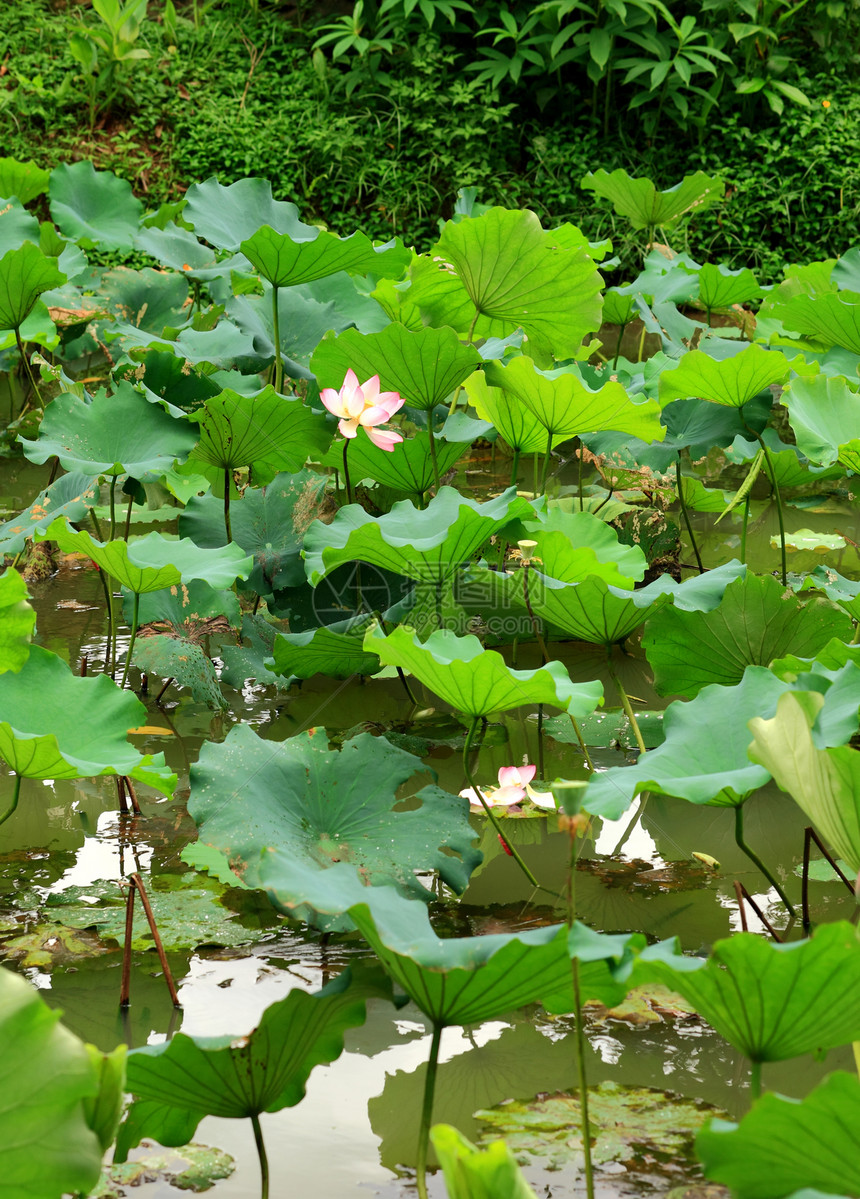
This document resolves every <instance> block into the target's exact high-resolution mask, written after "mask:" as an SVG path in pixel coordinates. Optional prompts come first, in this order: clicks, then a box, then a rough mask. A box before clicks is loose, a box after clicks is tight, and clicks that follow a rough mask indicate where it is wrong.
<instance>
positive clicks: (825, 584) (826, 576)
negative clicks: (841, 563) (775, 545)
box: [792, 565, 860, 665]
mask: <svg viewBox="0 0 860 1199" xmlns="http://www.w3.org/2000/svg"><path fill="white" fill-rule="evenodd" d="M792 585H793V586H794V587H795V588H797V584H796V583H794V584H792ZM799 590H800V591H801V592H803V591H823V592H824V594H825V595H826V596H827V598H828V599H829V600H832V601H833V603H834V604H839V606H840V608H844V610H845V611H846V612H847V613H848V615H849V616H851V617H853V619H854V620H860V598H858V597H860V583H858V582H857V581H856V580H854V579H846V578H845V576H844V575H841V574H840V573H839V571H838V570H834V569H833V567H832V566H829V565H827V566H816V567H815V569H814V570H812V571H810V572H809V574H808V575H805V576H804V577H803V579H802V581H801V584H800V588H799ZM842 645H843V643H842V642H839V643H838V645H837V646H836V647H835V648H836V649H837V650H838V649H839V648H840V647H842ZM821 652H822V651H820V650H819V653H818V655H816V656H818V657H820V656H821ZM847 660H848V659H847V658H846V659H844V661H847ZM843 664H844V662H841V663H839V665H843ZM834 665H835V663H834Z"/></svg>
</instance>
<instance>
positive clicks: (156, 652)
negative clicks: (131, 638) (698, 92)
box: [131, 633, 227, 712]
mask: <svg viewBox="0 0 860 1199" xmlns="http://www.w3.org/2000/svg"><path fill="white" fill-rule="evenodd" d="M131 660H132V662H134V664H135V666H138V667H140V670H141V671H142V673H143V674H147V675H154V676H155V677H156V678H162V679H173V681H174V682H175V683H176V685H177V686H178V687H188V688H189V690H190V691H191V697H192V699H193V700H194V701H195V702H196V703H199V704H206V706H207V707H208V708H212V709H213V710H214V711H216V712H217V711H222V712H226V711H227V701H226V700H225V699H224V696H223V695H222V694H221V688H220V687H219V686H218V673H217V671H216V670H215V667H214V665H213V664H212V662H211V660H210V659H209V658H208V657H207V656H206V654H205V653H204V651H203V649H202V648H201V646H199V645H198V644H197V642H196V641H192V640H191V639H190V638H189V637H175V636H172V635H169V634H167V633H156V634H155V636H152V637H146V636H144V637H141V636H138V637H137V639H136V640H135V643H134V650H133V651H132V655H131Z"/></svg>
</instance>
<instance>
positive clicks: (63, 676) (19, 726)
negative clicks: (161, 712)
mask: <svg viewBox="0 0 860 1199" xmlns="http://www.w3.org/2000/svg"><path fill="white" fill-rule="evenodd" d="M82 713H85V715H86V719H82V718H81V714H82ZM145 718H146V709H145V708H144V706H143V704H142V703H141V702H140V700H139V699H137V698H135V696H134V695H132V694H131V693H130V692H128V691H121V690H120V689H119V688H118V687H117V685H116V684H115V683H114V682H112V681H111V680H110V679H109V678H108V677H107V675H104V674H99V675H93V676H90V677H89V678H83V679H82V678H78V677H77V676H76V675H73V674H72V672H71V671H70V670H69V668H68V666H67V665H66V664H65V662H64V661H63V660H62V659H61V658H58V657H57V655H56V654H52V653H49V651H48V650H46V649H42V648H41V646H37V645H34V646H32V647H31V649H30V655H29V657H28V658H27V661H26V662H25V663H24V665H23V666H22V668H21V670H20V671H18V673H17V674H12V673H7V674H6V675H5V676H4V678H3V687H2V688H0V757H2V758H3V759H4V760H5V761H6V762H7V763H8V765H9V767H10V769H12V770H13V771H14V772H15V773H16V774H19V775H22V776H23V777H24V778H33V779H77V778H90V777H93V776H96V775H102V774H120V775H128V776H129V777H131V778H133V779H137V781H138V782H141V783H146V784H147V785H148V786H150V787H154V788H155V789H156V790H157V791H161V792H163V793H164V794H168V795H169V794H171V793H172V791H173V788H174V786H175V785H176V775H175V774H172V773H171V772H170V770H169V769H168V768H167V767H166V766H165V765H164V757H163V756H162V755H161V754H158V755H156V756H154V757H153V756H149V755H147V756H145V757H141V756H140V754H139V753H138V752H137V750H136V749H135V748H134V746H132V745H130V744H129V742H128V741H127V740H126V734H127V733H128V730H129V729H133V728H137V727H138V726H139V725H141V724H143V723H144V720H145Z"/></svg>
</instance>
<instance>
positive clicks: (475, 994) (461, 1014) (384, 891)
mask: <svg viewBox="0 0 860 1199" xmlns="http://www.w3.org/2000/svg"><path fill="white" fill-rule="evenodd" d="M260 877H261V881H262V884H263V886H265V887H266V889H267V890H268V892H269V898H270V899H271V900H272V902H273V903H274V904H275V906H276V907H277V908H279V909H280V910H282V911H285V912H287V913H288V914H290V915H294V914H295V913H296V911H298V910H301V908H302V907H303V905H308V906H310V907H312V908H313V909H314V910H316V911H318V912H328V913H331V914H336V913H340V912H343V911H348V912H349V915H350V917H351V919H352V920H353V921H354V922H355V924H356V926H357V927H358V929H359V931H360V932H361V934H362V935H363V936H364V937H365V938H366V940H367V941H369V942H370V945H371V947H372V948H373V950H374V952H375V953H376V955H377V957H378V958H379V959H380V961H381V962H382V964H383V966H384V967H385V970H386V972H387V973H388V974H390V975H391V977H392V978H393V979H394V981H395V982H396V983H397V984H398V985H399V986H400V987H402V988H403V990H404V991H406V993H407V995H409V997H410V998H411V999H412V1000H413V1002H414V1003H415V1004H417V1006H418V1007H419V1008H420V1009H421V1011H422V1012H424V1013H425V1015H427V1016H429V1017H430V1019H431V1020H432V1021H433V1022H434V1023H435V1024H438V1025H442V1026H448V1025H452V1024H479V1023H480V1022H481V1021H483V1020H492V1019H495V1018H498V1017H500V1016H503V1015H505V1014H506V1013H507V1012H511V1011H514V1010H515V1009H516V1008H518V1007H522V1006H523V1005H524V1004H527V1003H535V1002H538V1001H541V1002H543V1001H544V1000H546V1002H547V1003H548V1004H549V1006H550V1010H552V1011H559V1012H561V1011H564V1012H566V1011H570V1010H571V1008H572V1006H573V997H572V983H571V966H570V960H571V957H580V954H581V955H582V958H581V962H582V969H581V970H580V985H581V993H582V995H581V997H582V998H583V999H590V998H599V999H605V1000H606V1001H608V1002H609V1003H617V1002H619V1000H620V999H621V998H622V997H623V996H624V994H625V991H626V986H625V984H624V983H623V982H620V981H618V979H617V978H616V977H615V975H616V973H617V972H619V973H621V974H629V971H630V965H631V959H632V954H631V952H630V938H629V937H623V936H622V937H606V936H602V935H601V934H599V933H595V932H593V931H592V930H591V929H588V928H585V926H584V925H581V924H576V925H575V926H574V928H573V930H571V929H570V928H569V927H568V926H567V925H566V924H554V925H551V926H547V927H544V928H535V929H530V930H529V931H528V932H517V933H498V934H492V935H487V936H478V937H438V936H437V935H436V933H435V932H434V931H433V928H432V927H431V925H430V918H429V916H428V914H427V910H426V908H425V907H424V905H423V904H419V903H415V902H413V901H411V900H409V899H405V898H404V897H403V896H402V895H401V894H400V893H399V892H397V891H395V890H394V888H393V887H366V886H363V885H362V883H361V881H360V879H359V874H358V871H357V870H356V869H355V867H354V866H352V865H349V864H347V863H345V862H342V863H340V864H339V865H337V866H333V867H332V868H331V869H330V870H328V871H326V872H325V873H324V874H320V873H318V872H317V873H312V872H311V871H310V870H309V869H308V868H307V866H305V865H294V864H292V863H291V862H290V860H289V855H288V853H287V852H286V851H285V850H284V849H283V848H280V847H279V848H276V849H271V850H270V851H269V852H268V853H267V854H265V855H264V859H263V863H262V869H261V875H260Z"/></svg>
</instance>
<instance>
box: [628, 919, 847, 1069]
mask: <svg viewBox="0 0 860 1199" xmlns="http://www.w3.org/2000/svg"><path fill="white" fill-rule="evenodd" d="M645 981H648V982H650V981H656V982H661V983H663V984H664V985H665V986H667V987H670V988H671V990H673V991H677V992H678V993H679V994H680V995H683V996H684V998H685V999H687V1000H689V1002H690V1003H692V1004H693V1005H694V1007H695V1008H696V1011H697V1012H699V1013H700V1014H701V1015H702V1016H704V1018H705V1019H706V1020H707V1021H708V1023H709V1024H711V1025H713V1027H714V1028H715V1029H716V1030H717V1032H718V1033H719V1034H720V1035H721V1036H723V1037H725V1038H726V1040H727V1041H728V1042H729V1043H730V1044H731V1045H734V1047H735V1048H736V1049H739V1050H740V1051H741V1052H742V1053H743V1054H745V1055H746V1057H748V1058H749V1059H750V1060H751V1061H752V1062H777V1061H784V1060H786V1059H787V1058H791V1057H797V1056H798V1055H799V1054H802V1053H814V1052H817V1051H819V1050H824V1049H832V1048H835V1047H836V1046H838V1045H844V1044H846V1042H848V1041H852V1040H857V1039H858V1037H860V1008H858V1006H857V1004H856V1003H855V1002H854V1000H853V998H852V997H853V996H855V995H856V994H857V987H858V985H860V939H858V935H857V930H856V929H855V928H854V926H853V925H852V924H850V923H849V922H848V921H846V920H843V921H839V922H837V923H834V924H825V925H821V926H820V927H819V928H817V929H816V931H815V933H814V934H813V936H812V937H811V938H810V939H807V940H804V941H788V942H783V943H781V944H774V943H773V942H771V941H764V940H762V938H761V937H759V936H757V935H755V934H754V933H740V934H738V935H736V936H733V937H729V938H728V939H727V940H724V941H717V942H715V944H714V947H713V949H712V951H711V955H710V957H709V958H707V959H705V958H692V957H686V956H684V955H683V954H672V953H671V952H669V950H668V943H666V942H664V943H661V944H660V945H656V946H652V947H651V948H649V949H646V950H643V952H642V954H641V955H640V957H639V958H638V960H637V962H636V966H635V968H634V982H635V983H636V984H638V983H639V982H645Z"/></svg>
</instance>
